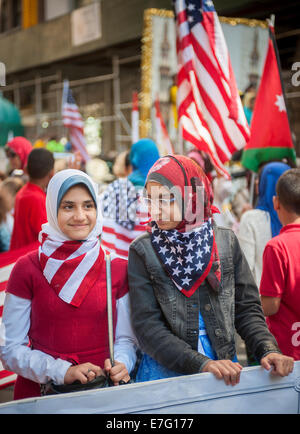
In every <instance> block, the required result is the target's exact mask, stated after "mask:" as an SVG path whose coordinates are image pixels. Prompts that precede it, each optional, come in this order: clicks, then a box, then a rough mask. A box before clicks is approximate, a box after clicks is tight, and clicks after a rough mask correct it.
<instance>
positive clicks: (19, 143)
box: [6, 137, 33, 170]
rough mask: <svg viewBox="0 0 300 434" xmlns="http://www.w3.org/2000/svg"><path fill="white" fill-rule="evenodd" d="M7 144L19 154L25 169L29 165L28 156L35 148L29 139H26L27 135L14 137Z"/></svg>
mask: <svg viewBox="0 0 300 434" xmlns="http://www.w3.org/2000/svg"><path fill="white" fill-rule="evenodd" d="M6 146H7V147H9V148H10V149H12V150H13V151H14V153H15V154H17V155H18V157H19V158H20V160H21V163H22V167H21V169H22V170H24V169H25V167H26V165H27V160H28V156H29V154H30V152H31V151H32V149H33V147H32V145H31V143H30V142H29V140H27V139H25V137H14V138H13V139H11V140H10V141H9V142H8V143H7V144H6Z"/></svg>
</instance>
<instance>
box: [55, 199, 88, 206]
mask: <svg viewBox="0 0 300 434" xmlns="http://www.w3.org/2000/svg"><path fill="white" fill-rule="evenodd" d="M74 203H75V202H72V201H71V200H62V201H61V205H74ZM83 203H85V204H87V203H94V201H93V199H89V200H85V201H84V202H83Z"/></svg>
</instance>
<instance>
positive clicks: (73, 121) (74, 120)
mask: <svg viewBox="0 0 300 434" xmlns="http://www.w3.org/2000/svg"><path fill="white" fill-rule="evenodd" d="M62 118H63V124H64V126H65V127H66V128H68V129H69V134H70V141H71V144H72V145H73V146H74V148H75V149H76V150H78V151H79V152H80V154H81V157H82V159H83V160H84V161H85V162H86V161H88V160H90V156H89V154H88V152H87V149H86V141H85V138H84V122H83V119H82V116H81V114H80V112H79V109H78V106H77V104H76V102H75V100H74V98H73V95H72V91H71V89H70V87H69V83H68V81H65V83H64V91H63V104H62Z"/></svg>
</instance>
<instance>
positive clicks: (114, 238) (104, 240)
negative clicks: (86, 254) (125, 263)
mask: <svg viewBox="0 0 300 434" xmlns="http://www.w3.org/2000/svg"><path fill="white" fill-rule="evenodd" d="M145 230H146V228H145V225H136V226H135V227H134V229H133V230H132V231H129V230H128V229H126V228H124V227H123V226H120V225H118V224H117V223H116V222H115V221H114V220H109V219H104V226H103V233H102V237H101V244H102V246H103V248H104V249H105V250H107V251H108V252H111V253H116V254H117V255H118V256H120V257H121V258H123V259H128V252H129V246H130V244H131V243H132V241H134V240H135V239H136V238H137V237H139V236H140V235H141V234H142V233H143V232H145Z"/></svg>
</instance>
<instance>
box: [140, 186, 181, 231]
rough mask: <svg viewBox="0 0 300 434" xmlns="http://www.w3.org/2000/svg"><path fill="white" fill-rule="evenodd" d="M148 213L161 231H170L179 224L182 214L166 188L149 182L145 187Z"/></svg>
mask: <svg viewBox="0 0 300 434" xmlns="http://www.w3.org/2000/svg"><path fill="white" fill-rule="evenodd" d="M146 190H147V202H148V211H149V213H150V215H151V218H152V220H154V221H155V222H156V224H157V226H158V227H159V228H160V229H162V230H166V231H168V230H172V229H175V228H177V226H178V225H179V224H180V223H181V220H182V214H181V210H180V207H179V206H178V204H177V202H176V201H175V200H174V196H173V195H172V194H171V193H170V190H168V189H167V188H166V187H164V186H162V185H161V184H158V183H157V182H151V181H149V182H148V183H147V186H146Z"/></svg>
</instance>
